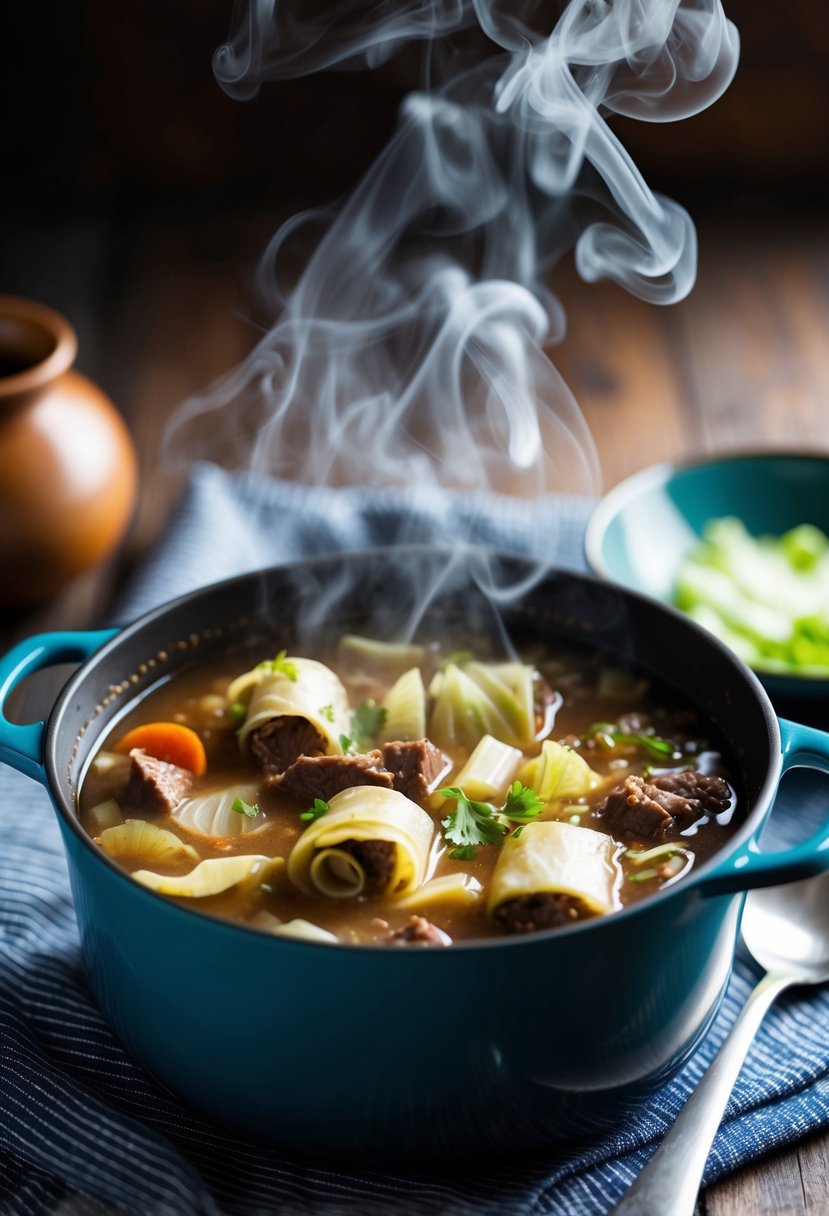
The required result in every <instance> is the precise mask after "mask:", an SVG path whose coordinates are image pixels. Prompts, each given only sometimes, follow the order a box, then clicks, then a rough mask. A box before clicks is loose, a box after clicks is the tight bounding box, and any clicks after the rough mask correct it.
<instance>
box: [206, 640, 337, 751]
mask: <svg viewBox="0 0 829 1216" xmlns="http://www.w3.org/2000/svg"><path fill="white" fill-rule="evenodd" d="M227 698H228V701H230V702H231V703H233V702H240V703H242V704H245V703H247V713H246V715H245V720H244V722H243V723H242V727H241V729H240V731H239V743H240V745H241V747H242V750H243V751H244V750H245V749H246V748H247V745H248V740H249V738H250V736H251V734H252V733H253V731H255V730H258V729H259V727H260V726H264V725H265V724H266V723H268V722H270V721H272V720H273V719H274V718H291V717H299V718H305V719H306V720H307V721H308V722H310V723H311V725H312V726H313V727H314V728H315V729H316V730H317V731H318V732H319V734H320V735H321V737H322V739H323V740H324V743H325V752H326V755H329V756H340V755H342V750H343V749H342V744H341V743H340V737H341V736H344V735H345V736H347V735H349V734H350V731H351V714H350V711H349V708H348V697H347V695H346V691H345V689H344V688H343V685H342V683H341V682H340V679H339V677H338V676H337V675H336V674H335V673H334V672H333V671H332V670H331V668H330V667H326V666H325V664H324V663H318V662H317V661H316V659H301V658H293V657H292V658H289V659H285V660H283V661H282V662H281V663H279V664H268V663H262V664H259V665H258V666H257V667H254V668H253V669H252V670H251V671H247V672H245V673H244V675H241V676H239V677H238V678H237V679H235V680H234V681H233V683H232V684H231V685H230V687H229V688H228V690H227Z"/></svg>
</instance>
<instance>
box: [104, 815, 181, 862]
mask: <svg viewBox="0 0 829 1216" xmlns="http://www.w3.org/2000/svg"><path fill="white" fill-rule="evenodd" d="M95 840H96V841H97V843H98V844H99V845H100V846H101V848H102V849H103V850H104V852H105V853H106V855H107V857H112V858H113V859H114V860H117V861H143V862H145V863H146V862H155V863H156V865H162V866H177V865H181V863H182V862H185V861H198V858H199V855H198V853H197V852H196V850H195V849H194V848H193V846H192V845H190V844H185V843H184V841H183V840H179V838H178V836H176V835H175V833H174V832H168V831H167V830H166V828H159V827H157V826H156V825H155V824H154V823H147V822H146V821H145V820H144V819H126V820H125V821H124V822H123V823H119V824H118V825H117V826H115V827H111V828H105V829H104V831H103V832H101V834H100V836H96V837H95Z"/></svg>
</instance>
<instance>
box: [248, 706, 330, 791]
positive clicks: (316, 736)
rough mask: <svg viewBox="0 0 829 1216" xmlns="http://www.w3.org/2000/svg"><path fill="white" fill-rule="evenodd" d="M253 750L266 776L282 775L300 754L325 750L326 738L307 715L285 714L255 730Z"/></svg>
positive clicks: (251, 744) (251, 739)
mask: <svg viewBox="0 0 829 1216" xmlns="http://www.w3.org/2000/svg"><path fill="white" fill-rule="evenodd" d="M250 750H251V751H252V752H253V755H254V757H255V759H256V763H257V764H258V765H259V769H260V771H261V772H262V773H263V774H264V776H265V777H269V778H270V777H278V776H279V775H280V774H281V773H284V772H285V769H286V768H288V767H289V766H290V765H291V764H293V762H294V761H295V760H296V759H297V757H298V756H315V755H319V753H320V752H324V751H325V739H324V738H323V736H322V735H321V734H320V732H319V731H318V730H317V728H316V726H314V724H313V723H312V722H309V721H308V719H307V718H300V717H298V716H297V715H295V714H290V715H289V714H285V715H283V716H282V717H279V718H271V720H270V722H266V723H265V725H264V726H260V727H259V729H258V730H255V731H253V732H252V733H251V736H250Z"/></svg>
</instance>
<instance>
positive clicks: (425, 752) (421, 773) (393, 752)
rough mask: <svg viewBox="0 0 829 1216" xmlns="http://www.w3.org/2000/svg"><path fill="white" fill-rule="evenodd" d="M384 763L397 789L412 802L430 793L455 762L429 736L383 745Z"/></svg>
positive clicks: (418, 800)
mask: <svg viewBox="0 0 829 1216" xmlns="http://www.w3.org/2000/svg"><path fill="white" fill-rule="evenodd" d="M383 763H384V764H385V766H386V768H387V769H388V770H389V772H390V773H391V775H392V779H393V781H394V788H395V789H396V790H398V791H399V792H400V793H401V794H405V795H406V797H407V798H411V799H412V801H413V802H420V800H421V799H422V798H425V797H426V795H427V794H431V792H432V790H433V789H434V788H435V786H436V785H437V783H438V782H439V781H440V779H441V777H442V776H443V775H444V773H447V772H448V771H449V769H450V768H451V766H452V761H451V760H450V759H449V757H448V756H445V755H444V754H443V752H442V751H441V750H440V748H438V747H435V745H434V743H432V741H431V740H430V739H416V740H414V741H413V742H407V743H402V742H397V743H384V744H383Z"/></svg>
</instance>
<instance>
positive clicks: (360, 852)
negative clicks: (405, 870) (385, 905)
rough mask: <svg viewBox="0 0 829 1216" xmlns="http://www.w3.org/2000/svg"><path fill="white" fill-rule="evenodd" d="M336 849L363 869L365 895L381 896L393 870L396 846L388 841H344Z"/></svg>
mask: <svg viewBox="0 0 829 1216" xmlns="http://www.w3.org/2000/svg"><path fill="white" fill-rule="evenodd" d="M337 848H338V849H342V850H343V852H344V853H350V854H351V856H352V857H353V858H354V860H355V861H356V862H359V864H360V865H361V866H362V867H363V872H364V873H365V876H366V888H365V890H366V895H382V893H383V892H384V891H385V889H386V887H387V886H388V885H389V880H390V879H391V876H392V872H393V870H394V860H395V850H396V848H397V845H395V844H392V842H391V841H390V840H344V841H343V843H342V844H340V845H337Z"/></svg>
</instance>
